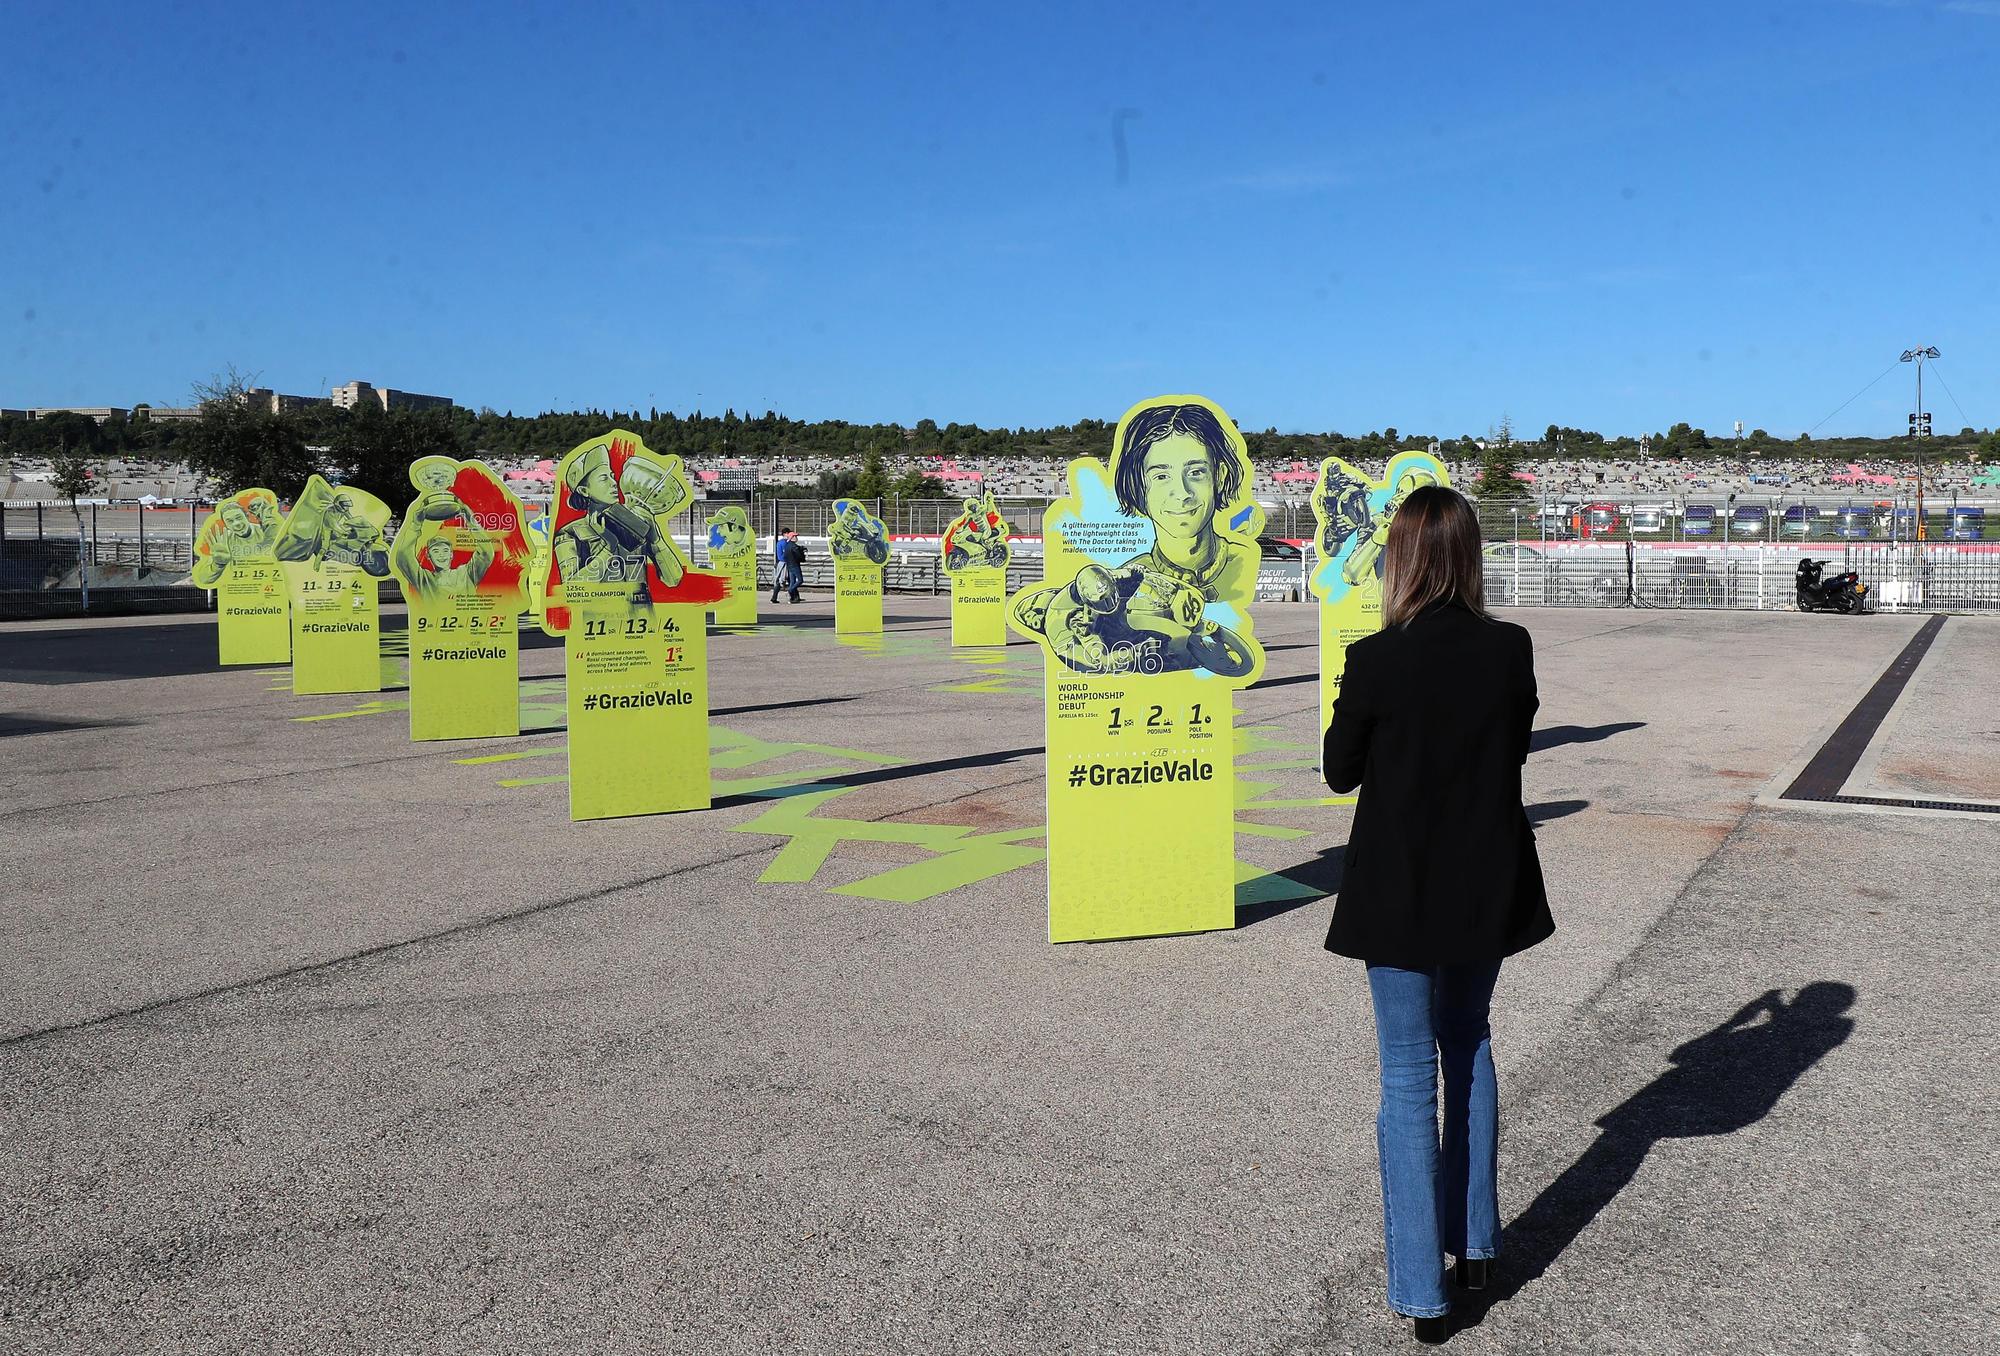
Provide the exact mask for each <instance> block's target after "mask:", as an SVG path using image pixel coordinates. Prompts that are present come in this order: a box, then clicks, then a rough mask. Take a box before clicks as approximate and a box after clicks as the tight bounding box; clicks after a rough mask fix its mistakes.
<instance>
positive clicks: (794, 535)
mask: <svg viewBox="0 0 2000 1356" xmlns="http://www.w3.org/2000/svg"><path fill="white" fill-rule="evenodd" d="M773 556H774V561H773V564H772V568H771V601H772V602H774V603H775V602H777V601H778V594H779V592H780V591H786V592H789V593H790V594H791V597H790V598H789V599H788V601H790V602H794V603H796V602H797V601H798V600H799V585H800V584H802V583H804V582H805V561H806V548H805V547H803V546H801V545H799V534H798V531H797V529H795V528H787V529H786V530H785V531H784V532H783V533H781V534H780V535H779V537H778V541H777V545H776V548H775V550H774V552H773Z"/></svg>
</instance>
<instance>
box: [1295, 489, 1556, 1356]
mask: <svg viewBox="0 0 2000 1356" xmlns="http://www.w3.org/2000/svg"><path fill="white" fill-rule="evenodd" d="M1386 555H1387V566H1386V570H1385V573H1384V577H1383V605H1382V629H1381V630H1380V631H1379V632H1377V633H1376V634H1374V635H1372V636H1369V637H1367V638H1366V639H1364V640H1360V641H1357V642H1355V644H1354V645H1352V646H1351V647H1349V649H1348V651H1347V667H1346V669H1345V671H1344V672H1343V674H1342V677H1341V685H1340V696H1339V697H1338V698H1337V699H1336V700H1335V702H1334V704H1333V723H1332V724H1331V725H1330V726H1329V727H1328V728H1327V732H1326V747H1325V768H1326V782H1327V785H1328V786H1329V787H1331V788H1332V789H1333V790H1335V791H1351V790H1353V789H1354V787H1356V786H1357V785H1358V786H1359V787H1360V788H1361V797H1360V802H1359V804H1358V805H1356V807H1355V811H1354V829H1353V833H1352V834H1351V836H1350V837H1349V839H1348V843H1347V860H1346V868H1345V871H1344V874H1343V877H1342V880H1341V886H1340V898H1339V902H1338V903H1337V904H1336V905H1335V908H1334V913H1333V927H1332V929H1331V930H1330V931H1329V932H1328V933H1327V938H1326V948H1327V950H1329V951H1333V952H1336V953H1338V954H1340V955H1343V956H1352V957H1355V958H1356V959H1358V960H1363V961H1366V962H1367V963H1368V988H1369V993H1370V995H1371V997H1372V998H1373V999H1374V1005H1375V1033H1376V1044H1377V1049H1378V1051H1379V1053H1380V1056H1381V1065H1382V1105H1381V1110H1380V1111H1379V1113H1378V1114H1377V1116H1376V1120H1375V1135H1376V1146H1377V1149H1378V1150H1379V1152H1380V1154H1381V1161H1382V1233H1383V1238H1384V1241H1385V1243H1386V1246H1387V1251H1388V1271H1389V1307H1390V1308H1392V1309H1394V1310H1395V1311H1396V1312H1397V1313H1399V1314H1404V1315H1407V1316H1409V1317H1411V1318H1414V1319H1415V1320H1416V1336H1417V1339H1418V1340H1419V1341H1423V1342H1442V1341H1444V1340H1445V1338H1446V1337H1447V1336H1448V1335H1449V1333H1450V1320H1449V1318H1448V1317H1447V1315H1448V1314H1449V1313H1450V1312H1451V1300H1450V1297H1449V1296H1448V1295H1447V1294H1446V1292H1445V1281H1444V1255H1445V1254H1446V1253H1450V1254H1451V1255H1452V1256H1453V1257H1456V1258H1457V1259H1458V1267H1457V1270H1456V1274H1455V1279H1456V1281H1457V1283H1458V1284H1459V1285H1461V1286H1463V1287H1465V1288H1467V1289H1472V1290H1478V1289H1483V1288H1484V1287H1485V1285H1486V1282H1487V1276H1488V1272H1489V1270H1490V1269H1491V1267H1492V1265H1493V1258H1494V1256H1495V1255H1496V1253H1497V1251H1498V1247H1499V1243H1500V1204H1499V1197H1498V1194H1497V1192H1496V1188H1495V1183H1494V1177H1495V1173H1496V1169H1497V1159H1498V1156H1499V1129H1500V1124H1499V1113H1500V1104H1499V1090H1498V1087H1497V1085H1496V1083H1495V1081H1494V1073H1493V1050H1492V1043H1491V1032H1490V1030H1489V1029H1488V1027H1487V1005H1488V1003H1489V1002H1490V1000H1491V999H1492V996H1493V986H1494V982H1495V981H1496V980H1497V979H1498V978H1499V976H1500V961H1501V959H1502V958H1503V957H1506V956H1511V955H1513V954H1514V953H1515V952H1517V951H1521V950H1524V949H1525V948H1527V947H1530V946H1533V945H1534V944H1535V943H1536V942H1539V941H1541V940H1542V939H1543V938H1545V937H1547V936H1548V935H1549V934H1550V933H1552V932H1554V931H1555V924H1554V923H1553V922H1552V921H1551V919H1550V917H1549V905H1548V896H1547V894H1546V893H1545V892H1544V890H1543V888H1542V868H1541V863H1540V861H1539V860H1538V859H1537V858H1536V856H1535V839H1534V834H1533V833H1532V832H1531V831H1530V830H1529V828H1528V817H1527V813H1526V811H1525V810H1523V809H1522V807H1521V764H1522V763H1523V762H1525V761H1526V760H1527V757H1528V736H1529V732H1530V730H1531V729H1532V726H1533V722H1534V716H1535V708H1536V706H1537V705H1538V704H1539V699H1538V698H1537V697H1536V695H1535V659H1534V648H1533V645H1532V643H1531V642H1530V640H1529V638H1528V633H1527V631H1525V630H1524V629H1522V628H1521V627H1519V626H1515V625H1513V624H1511V623H1508V622H1501V621H1495V620H1494V619H1493V618H1491V617H1489V616H1487V615H1486V611H1485V607H1484V604H1483V601H1482V591H1481V587H1480V582H1481V576H1480V551H1479V523H1478V520H1477V519H1475V518H1474V517H1473V514H1472V506H1471V505H1470V504H1468V503H1466V501H1465V499H1464V497H1463V496H1461V495H1460V494H1459V493H1458V492H1457V491H1455V490H1449V489H1445V488H1444V487H1442V486H1426V487H1424V488H1421V489H1418V490H1415V491H1413V492H1412V493H1411V494H1410V496H1409V497H1408V498H1407V499H1405V500H1404V501H1403V504H1402V507H1401V508H1400V509H1398V510H1397V512H1396V516H1395V519H1394V522H1393V524H1392V526H1391V527H1390V529H1389V542H1388V548H1387V551H1386ZM1440 1062H1442V1064H1443V1071H1444V1133H1443V1142H1442V1144H1440V1142H1439V1133H1438V1091H1437V1089H1438V1068H1439V1064H1440Z"/></svg>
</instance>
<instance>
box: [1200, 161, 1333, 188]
mask: <svg viewBox="0 0 2000 1356" xmlns="http://www.w3.org/2000/svg"><path fill="white" fill-rule="evenodd" d="M1221 182H1222V187H1224V188H1237V189H1242V190H1243V191H1244V192H1246V193H1316V192H1318V191H1319V190H1321V189H1325V188H1339V187H1341V186H1342V185H1344V184H1350V183H1353V182H1354V177H1353V176H1352V175H1350V174H1344V173H1342V172H1341V171H1339V170H1332V169H1327V168H1325V167H1324V166H1319V165H1278V166H1274V167H1272V168H1270V169H1264V170H1253V171H1252V172H1250V173H1248V174H1232V175H1229V176H1227V177H1226V178H1224V179H1223V180H1222V181H1221Z"/></svg>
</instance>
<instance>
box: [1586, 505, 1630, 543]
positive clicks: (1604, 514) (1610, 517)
mask: <svg viewBox="0 0 2000 1356" xmlns="http://www.w3.org/2000/svg"><path fill="white" fill-rule="evenodd" d="M1620 525H1621V520H1620V518H1619V516H1618V506H1617V505H1616V504H1586V505H1584V508H1583V512H1582V514H1580V515H1579V521H1578V523H1577V535H1578V536H1580V537H1586V538H1588V537H1613V536H1616V535H1618V529H1619V527H1620Z"/></svg>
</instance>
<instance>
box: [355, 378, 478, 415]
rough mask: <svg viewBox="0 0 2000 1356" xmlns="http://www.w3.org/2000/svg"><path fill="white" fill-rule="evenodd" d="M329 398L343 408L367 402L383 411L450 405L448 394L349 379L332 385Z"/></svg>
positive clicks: (428, 408)
mask: <svg viewBox="0 0 2000 1356" xmlns="http://www.w3.org/2000/svg"><path fill="white" fill-rule="evenodd" d="M330 399H331V400H332V401H333V403H334V405H335V406H337V407H338V408H340V409H343V410H351V409H356V408H358V407H359V406H362V405H365V404H369V403H373V404H374V405H375V407H376V408H377V409H381V410H385V411H386V410H448V409H450V408H451V407H452V399H451V397H450V396H435V395H418V394H417V393H416V392H415V391H398V390H395V389H394V388H392V387H388V386H373V385H370V384H369V383H368V382H365V381H350V382H348V383H347V385H345V386H336V387H334V388H333V395H332V396H331V397H330Z"/></svg>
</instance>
